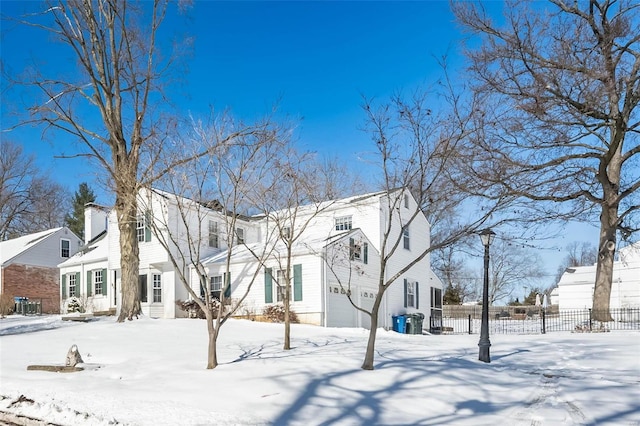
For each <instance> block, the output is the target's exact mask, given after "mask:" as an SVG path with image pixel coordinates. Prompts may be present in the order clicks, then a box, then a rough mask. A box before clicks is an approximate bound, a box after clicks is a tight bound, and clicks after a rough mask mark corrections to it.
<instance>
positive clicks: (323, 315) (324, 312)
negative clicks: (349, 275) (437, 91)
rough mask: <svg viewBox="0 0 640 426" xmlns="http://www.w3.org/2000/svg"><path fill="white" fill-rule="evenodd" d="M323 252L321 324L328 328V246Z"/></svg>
mask: <svg viewBox="0 0 640 426" xmlns="http://www.w3.org/2000/svg"><path fill="white" fill-rule="evenodd" d="M322 251H323V255H322V268H320V280H321V285H320V287H321V289H322V295H321V296H320V315H321V319H320V322H321V323H322V326H323V327H326V326H327V301H326V298H327V280H326V277H327V260H326V259H327V246H324V248H323V249H322Z"/></svg>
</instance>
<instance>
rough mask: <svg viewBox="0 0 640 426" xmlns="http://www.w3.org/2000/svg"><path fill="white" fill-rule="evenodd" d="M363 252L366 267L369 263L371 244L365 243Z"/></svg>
mask: <svg viewBox="0 0 640 426" xmlns="http://www.w3.org/2000/svg"><path fill="white" fill-rule="evenodd" d="M363 250H364V254H363V259H364V263H365V265H366V264H367V263H369V244H368V243H364V248H363Z"/></svg>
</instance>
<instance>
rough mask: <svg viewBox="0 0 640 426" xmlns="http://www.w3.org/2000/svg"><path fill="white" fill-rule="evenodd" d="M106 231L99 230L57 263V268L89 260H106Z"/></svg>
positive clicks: (107, 247) (107, 250)
mask: <svg viewBox="0 0 640 426" xmlns="http://www.w3.org/2000/svg"><path fill="white" fill-rule="evenodd" d="M106 236H107V231H103V232H101V233H100V234H99V235H97V236H96V237H95V238H94V239H93V240H91V241H89V243H88V244H87V245H85V246H84V247H82V248H81V249H80V250H79V251H78V252H77V253H76V254H74V255H73V256H71V257H70V258H69V259H67V260H65V261H64V262H62V263H60V264H59V265H58V268H66V267H68V266H75V265H81V264H86V263H91V262H99V261H101V260H107V256H108V254H109V239H108V238H106Z"/></svg>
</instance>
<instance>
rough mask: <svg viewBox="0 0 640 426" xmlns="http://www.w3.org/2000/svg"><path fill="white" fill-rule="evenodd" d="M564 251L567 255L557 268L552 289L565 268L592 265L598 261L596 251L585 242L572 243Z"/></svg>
mask: <svg viewBox="0 0 640 426" xmlns="http://www.w3.org/2000/svg"><path fill="white" fill-rule="evenodd" d="M566 250H567V254H566V256H565V258H564V260H563V261H562V263H561V264H560V266H558V271H557V273H556V276H555V280H554V282H553V284H552V286H551V287H552V288H553V287H555V286H556V285H557V284H558V282H559V281H560V278H561V277H562V274H564V272H565V271H566V270H567V268H572V267H574V266H586V265H593V264H594V263H596V262H597V261H598V250H597V249H596V248H595V246H594V245H592V244H590V243H588V242H587V241H582V242H579V241H574V242H572V243H571V244H569V245H568V246H567V247H566Z"/></svg>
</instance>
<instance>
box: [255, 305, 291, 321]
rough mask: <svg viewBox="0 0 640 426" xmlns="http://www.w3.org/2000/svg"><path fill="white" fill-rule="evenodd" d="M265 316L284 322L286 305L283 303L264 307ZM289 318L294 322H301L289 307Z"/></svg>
mask: <svg viewBox="0 0 640 426" xmlns="http://www.w3.org/2000/svg"><path fill="white" fill-rule="evenodd" d="M263 315H264V317H265V318H266V319H267V320H269V321H271V322H284V306H283V305H269V306H267V307H266V308H264V312H263ZM289 320H290V321H291V322H292V323H296V324H297V323H299V322H300V321H299V320H298V316H297V315H296V313H295V312H294V311H293V310H292V309H289Z"/></svg>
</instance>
